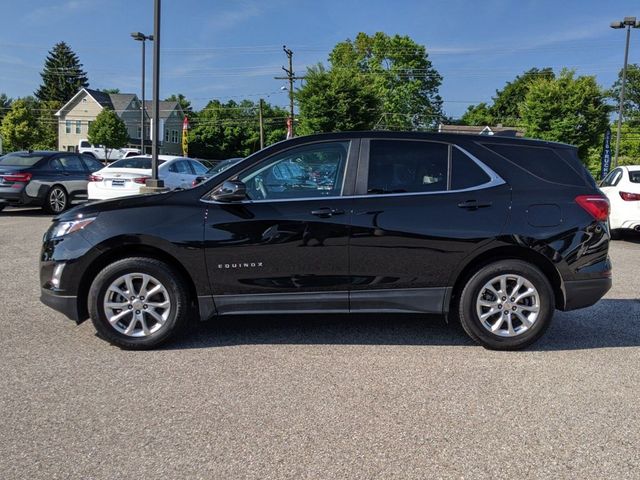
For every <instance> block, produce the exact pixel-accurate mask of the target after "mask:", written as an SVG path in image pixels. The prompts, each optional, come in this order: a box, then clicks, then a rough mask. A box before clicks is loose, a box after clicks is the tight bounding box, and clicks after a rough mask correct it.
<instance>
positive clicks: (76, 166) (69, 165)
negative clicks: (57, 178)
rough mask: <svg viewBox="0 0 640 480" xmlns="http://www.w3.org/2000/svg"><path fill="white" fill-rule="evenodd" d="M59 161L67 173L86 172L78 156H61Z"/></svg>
mask: <svg viewBox="0 0 640 480" xmlns="http://www.w3.org/2000/svg"><path fill="white" fill-rule="evenodd" d="M58 161H59V162H60V163H61V164H62V167H63V168H64V171H65V172H84V171H85V167H84V165H83V164H82V162H81V161H80V157H78V156H77V155H60V156H59V157H58Z"/></svg>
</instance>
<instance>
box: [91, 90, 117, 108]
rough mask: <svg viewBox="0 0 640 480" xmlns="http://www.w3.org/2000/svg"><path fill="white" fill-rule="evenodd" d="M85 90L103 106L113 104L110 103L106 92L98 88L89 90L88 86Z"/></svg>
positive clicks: (109, 106)
mask: <svg viewBox="0 0 640 480" xmlns="http://www.w3.org/2000/svg"><path fill="white" fill-rule="evenodd" d="M85 90H86V92H87V93H88V94H89V95H91V96H92V97H93V98H94V100H95V101H96V102H98V103H99V104H100V105H102V106H103V107H108V108H113V104H112V103H111V98H110V95H109V94H108V93H104V92H101V91H99V90H91V89H90V88H85Z"/></svg>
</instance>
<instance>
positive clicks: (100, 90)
mask: <svg viewBox="0 0 640 480" xmlns="http://www.w3.org/2000/svg"><path fill="white" fill-rule="evenodd" d="M98 91H99V92H102V93H120V89H119V88H103V89H98Z"/></svg>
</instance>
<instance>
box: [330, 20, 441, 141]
mask: <svg viewBox="0 0 640 480" xmlns="http://www.w3.org/2000/svg"><path fill="white" fill-rule="evenodd" d="M329 62H330V64H331V70H342V71H343V72H344V73H345V74H347V75H355V74H357V73H359V74H362V75H364V76H365V77H366V78H367V80H368V82H369V83H370V85H371V87H372V88H373V91H374V92H375V94H376V95H377V96H378V98H379V99H380V103H381V106H382V115H381V117H380V125H381V126H383V127H386V128H389V129H415V128H425V127H434V126H435V125H436V124H437V123H438V121H439V119H440V117H441V116H442V99H441V97H440V95H439V94H438V88H439V87H440V85H441V83H442V76H441V75H440V74H439V73H438V71H437V70H436V69H435V68H434V67H433V65H432V64H431V61H430V60H429V55H428V54H427V50H426V48H425V47H424V46H423V45H419V44H417V43H416V42H414V41H413V40H412V39H411V38H409V37H408V36H400V35H394V36H393V37H390V36H389V35H387V34H385V33H383V32H378V33H376V34H374V35H373V36H369V35H367V34H365V33H362V32H361V33H359V34H358V35H357V36H356V38H355V40H353V41H352V40H346V41H344V42H341V43H338V44H337V45H336V46H335V48H334V49H333V51H332V52H331V54H330V55H329ZM327 108H331V106H330V105H327Z"/></svg>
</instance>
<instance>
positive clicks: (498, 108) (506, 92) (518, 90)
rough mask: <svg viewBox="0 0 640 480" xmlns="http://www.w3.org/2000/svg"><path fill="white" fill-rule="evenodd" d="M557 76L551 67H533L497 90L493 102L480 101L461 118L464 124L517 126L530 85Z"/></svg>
mask: <svg viewBox="0 0 640 480" xmlns="http://www.w3.org/2000/svg"><path fill="white" fill-rule="evenodd" d="M552 78H555V75H554V73H553V70H552V69H551V68H542V69H538V68H531V69H529V70H527V71H526V72H524V73H523V74H522V75H518V76H516V78H515V79H513V81H511V82H507V83H506V84H505V86H504V88H503V89H502V90H496V94H495V96H494V97H493V99H492V100H493V103H492V104H491V105H488V104H486V103H484V102H483V103H479V104H478V105H471V106H469V108H467V111H466V112H465V113H464V115H463V116H462V119H461V123H462V124H463V125H498V124H502V125H507V126H512V127H517V126H519V125H520V123H521V121H522V119H521V117H520V105H521V104H522V102H524V99H525V97H526V96H527V92H528V91H529V87H530V86H531V84H532V83H533V82H535V81H536V80H539V79H552Z"/></svg>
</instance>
